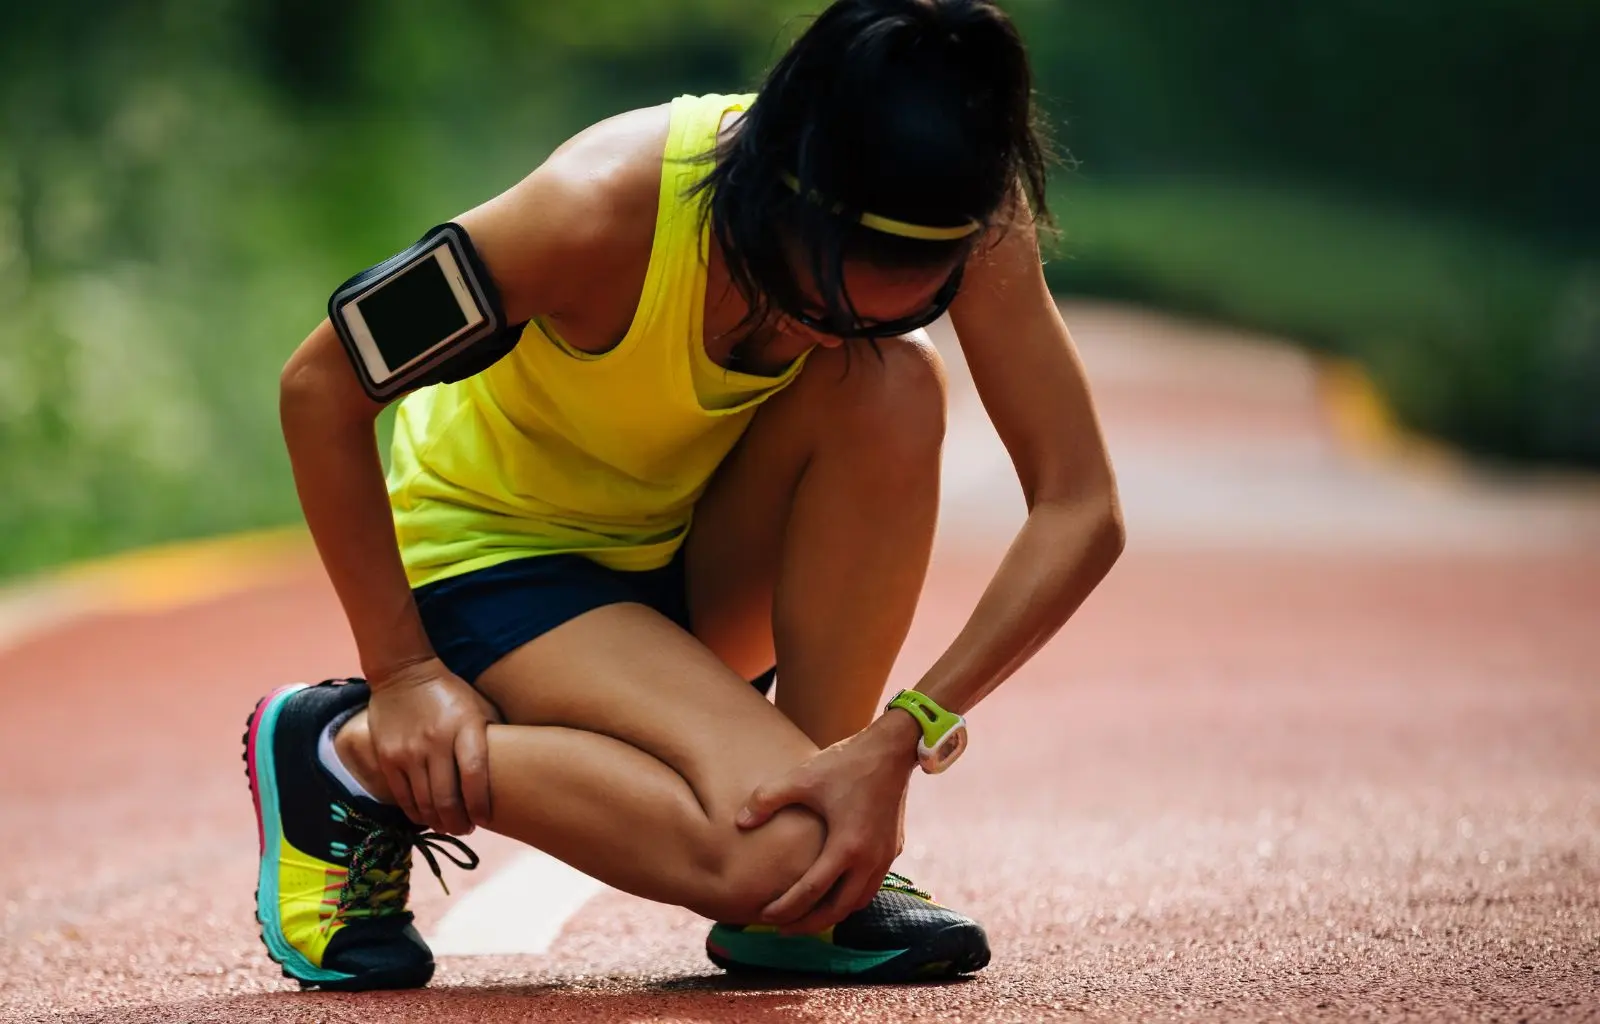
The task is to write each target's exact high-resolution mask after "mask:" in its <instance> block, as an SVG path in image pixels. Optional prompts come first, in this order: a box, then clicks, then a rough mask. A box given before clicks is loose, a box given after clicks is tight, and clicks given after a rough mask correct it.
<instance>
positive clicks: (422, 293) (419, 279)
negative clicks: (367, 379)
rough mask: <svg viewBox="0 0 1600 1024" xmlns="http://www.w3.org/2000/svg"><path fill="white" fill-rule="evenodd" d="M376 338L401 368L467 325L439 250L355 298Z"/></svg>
mask: <svg viewBox="0 0 1600 1024" xmlns="http://www.w3.org/2000/svg"><path fill="white" fill-rule="evenodd" d="M356 308H357V309H358V310H360V312H361V318H362V319H363V320H365V321H366V324H367V329H368V331H369V332H370V333H371V334H372V342H373V344H374V345H375V346H376V347H377V349H378V353H379V354H380V355H382V356H383V361H384V362H385V363H386V364H388V367H389V369H390V370H391V371H394V370H398V369H400V368H401V367H403V366H404V365H405V364H407V363H409V362H411V361H412V360H413V359H415V358H417V357H418V356H420V355H422V354H423V353H424V352H426V351H428V350H429V349H431V348H433V347H434V346H435V345H437V344H439V343H440V342H441V341H444V340H445V339H446V338H449V337H450V336H451V335H453V334H455V333H456V332H457V331H459V330H461V329H462V328H463V327H465V326H467V315H466V313H465V312H464V311H463V310H462V308H461V303H460V302H459V301H457V299H456V295H455V292H454V290H452V289H451V287H450V282H449V280H447V279H446V277H445V272H444V267H443V266H441V265H440V263H439V257H438V255H437V254H435V255H432V256H430V257H428V258H427V259H422V260H418V261H417V262H416V263H414V264H412V265H411V266H410V267H409V268H408V269H407V270H406V271H405V273H403V274H401V275H400V276H398V277H396V278H394V279H393V280H391V281H388V282H386V283H385V284H384V286H383V287H382V288H379V289H378V290H377V291H375V292H373V293H371V294H370V295H365V296H362V298H361V299H360V301H358V302H357V303H356Z"/></svg>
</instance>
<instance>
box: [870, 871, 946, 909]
mask: <svg viewBox="0 0 1600 1024" xmlns="http://www.w3.org/2000/svg"><path fill="white" fill-rule="evenodd" d="M878 888H880V889H891V890H893V891H895V892H903V893H905V894H906V895H908V896H916V897H917V898H919V899H924V900H927V901H929V902H930V903H931V902H932V901H933V896H932V895H930V894H929V893H928V891H927V890H926V889H919V888H917V886H916V883H914V882H912V881H911V879H909V878H907V877H906V876H905V875H902V874H899V873H898V872H894V871H891V872H889V873H888V874H887V875H885V876H884V877H883V884H882V885H880V886H879V887H878Z"/></svg>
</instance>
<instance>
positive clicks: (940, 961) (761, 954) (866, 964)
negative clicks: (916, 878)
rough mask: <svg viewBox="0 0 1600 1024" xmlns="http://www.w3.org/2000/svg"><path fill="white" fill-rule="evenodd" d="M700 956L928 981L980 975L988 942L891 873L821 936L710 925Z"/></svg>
mask: <svg viewBox="0 0 1600 1024" xmlns="http://www.w3.org/2000/svg"><path fill="white" fill-rule="evenodd" d="M706 955H707V956H709V957H710V958H711V962H712V963H714V964H716V965H717V966H718V967H721V968H722V969H723V970H725V971H749V970H767V971H788V972H793V973H798V974H814V975H827V976H829V977H834V978H840V977H843V978H849V979H852V980H856V981H868V982H904V981H930V980H935V979H939V978H953V977H956V976H957V975H961V974H969V973H971V972H973V971H977V970H982V969H983V968H984V967H985V966H987V965H988V963H989V938H988V936H987V935H985V934H984V932H983V928H982V927H981V926H980V925H979V924H978V923H977V922H976V921H974V920H972V919H971V918H969V917H966V916H964V915H961V914H958V913H956V912H955V911H953V910H949V909H947V908H945V907H941V906H940V905H939V904H937V903H935V902H933V898H932V897H931V896H929V895H928V894H927V893H926V892H924V891H923V890H921V889H918V888H917V887H916V886H915V885H913V884H912V883H911V881H910V879H908V878H906V877H905V876H904V875H897V874H895V873H894V872H890V873H889V876H888V877H887V878H885V879H884V880H883V885H882V886H881V887H880V888H879V889H878V894H877V895H876V896H874V897H873V898H872V902H871V903H869V904H868V905H867V906H866V907H864V908H863V909H861V910H858V911H856V912H855V913H853V914H851V915H850V916H849V917H846V918H845V919H844V920H843V921H840V922H839V923H838V924H836V925H834V926H833V927H832V928H829V929H828V930H826V931H823V932H818V933H816V934H814V935H779V934H778V929H777V928H775V927H773V926H772V925H731V924H717V925H713V926H712V928H711V934H710V935H708V936H706Z"/></svg>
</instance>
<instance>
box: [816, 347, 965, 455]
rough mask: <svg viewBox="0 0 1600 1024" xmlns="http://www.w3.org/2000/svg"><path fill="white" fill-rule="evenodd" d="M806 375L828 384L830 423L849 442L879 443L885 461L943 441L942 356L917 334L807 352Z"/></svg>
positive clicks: (920, 452) (930, 449) (931, 449)
mask: <svg viewBox="0 0 1600 1024" xmlns="http://www.w3.org/2000/svg"><path fill="white" fill-rule="evenodd" d="M806 371H807V375H810V374H812V373H816V374H817V375H818V377H820V378H821V381H822V382H823V383H826V384H828V385H831V390H832V392H833V393H832V394H831V395H830V396H829V398H830V401H829V402H828V405H829V406H830V410H829V411H830V420H831V422H830V423H829V424H828V426H829V427H830V428H834V429H838V430H841V431H843V432H845V433H846V434H848V436H849V438H850V440H851V443H854V444H867V443H873V444H877V445H880V446H882V447H884V448H885V455H886V456H887V457H888V460H889V462H890V464H900V463H902V462H905V461H911V462H915V461H916V459H917V457H918V456H919V455H927V454H930V453H931V454H933V455H935V456H936V455H937V452H938V450H939V447H940V446H941V445H942V444H943V442H944V433H945V414H946V382H945V369H944V361H943V359H942V358H941V357H940V355H939V352H938V350H937V349H935V348H934V346H933V343H932V342H930V341H928V340H927V338H926V337H925V336H923V335H921V334H920V333H919V334H912V335H906V336H903V337H896V338H882V339H879V340H878V342H877V353H876V354H874V353H873V351H872V350H871V349H869V348H868V347H867V344H866V343H865V342H850V343H849V345H848V346H845V347H840V348H836V349H827V350H822V351H816V352H813V353H812V355H811V358H810V360H809V361H808V364H807V367H806Z"/></svg>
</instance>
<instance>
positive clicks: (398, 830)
mask: <svg viewBox="0 0 1600 1024" xmlns="http://www.w3.org/2000/svg"><path fill="white" fill-rule="evenodd" d="M344 810H345V812H346V813H347V814H348V815H349V818H348V821H349V824H350V826H351V827H352V828H355V829H356V830H357V831H359V832H361V834H362V835H361V842H359V843H357V844H356V848H355V850H354V851H352V852H351V854H350V868H349V873H348V874H347V875H346V876H345V880H344V885H343V887H341V888H340V890H339V902H338V906H337V908H336V909H335V911H334V917H335V918H341V917H387V916H388V915H391V914H398V913H400V912H402V911H403V910H405V907H406V899H407V897H408V896H410V894H411V858H410V853H411V851H412V850H413V849H415V850H417V851H419V852H420V853H421V854H422V856H423V859H424V860H426V861H427V862H428V867H429V868H431V869H432V870H433V877H435V878H437V879H438V880H439V885H440V886H441V887H442V888H443V889H444V891H445V893H446V895H448V894H449V892H450V887H449V886H448V885H446V884H445V881H444V872H443V871H442V870H440V868H439V860H438V856H443V857H444V858H445V859H446V860H448V861H449V862H450V863H452V864H454V865H455V866H456V867H458V868H460V869H462V870H463V871H471V870H473V869H474V868H476V867H477V866H478V855H477V854H476V853H474V852H473V850H472V848H471V847H470V846H468V845H467V844H466V843H464V842H462V841H461V840H459V839H457V838H456V837H455V836H449V835H443V834H441V833H439V832H423V831H422V830H421V829H420V828H417V827H416V826H412V827H410V828H407V827H405V826H396V825H386V824H382V823H379V822H376V821H374V820H372V819H371V818H368V817H366V816H365V815H363V814H360V813H358V812H356V811H355V810H354V809H352V808H350V807H348V806H346V807H345V808H344ZM451 847H454V848H455V850H459V851H460V852H461V854H462V857H460V858H458V857H457V856H456V855H455V853H454V852H452V850H451ZM436 853H437V854H438V856H435V854H436Z"/></svg>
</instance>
